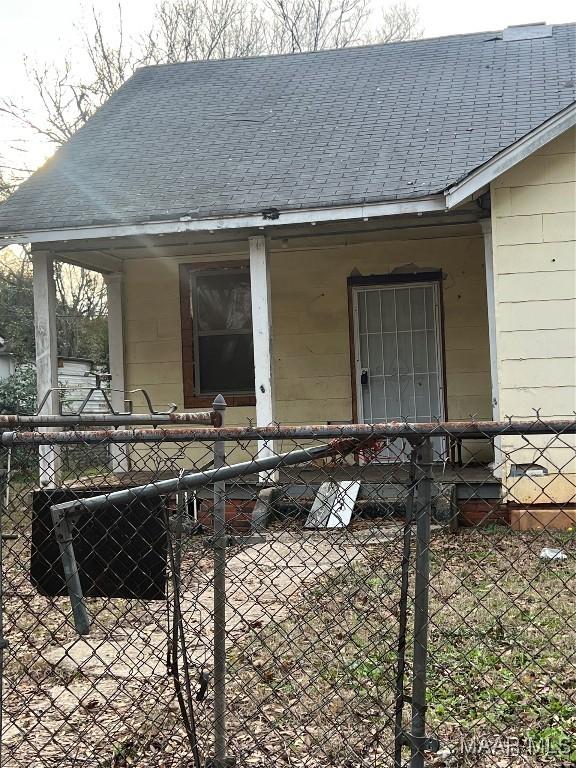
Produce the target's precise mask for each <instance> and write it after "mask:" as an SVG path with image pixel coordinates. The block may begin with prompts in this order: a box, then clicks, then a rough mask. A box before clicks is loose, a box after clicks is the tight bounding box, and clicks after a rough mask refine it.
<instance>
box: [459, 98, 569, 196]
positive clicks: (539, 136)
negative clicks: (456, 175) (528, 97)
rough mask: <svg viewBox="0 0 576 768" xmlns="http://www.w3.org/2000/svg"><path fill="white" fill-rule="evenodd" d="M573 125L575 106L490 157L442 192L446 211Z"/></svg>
mask: <svg viewBox="0 0 576 768" xmlns="http://www.w3.org/2000/svg"><path fill="white" fill-rule="evenodd" d="M575 125H576V102H573V103H572V104H570V105H569V106H568V107H566V108H565V109H563V110H561V111H560V112H557V113H556V114H555V115H553V117H551V118H549V119H548V120H546V121H545V122H544V123H542V124H541V125H539V126H538V127H537V128H535V129H534V130H533V131H530V133H527V134H526V135H525V136H523V137H522V138H521V139H519V140H518V141H516V142H514V144H511V145H510V146H509V147H506V149H504V150H502V152H499V153H498V154H497V155H494V157H493V158H491V159H490V160H488V162H487V163H484V164H483V165H481V166H480V167H479V168H476V169H475V170H474V171H472V172H471V173H469V174H468V175H467V176H465V177H464V178H463V179H462V180H461V181H459V182H458V183H457V184H454V185H453V186H452V187H449V188H448V189H447V190H446V193H445V195H446V207H447V208H448V209H450V208H454V207H455V206H457V205H460V204H461V203H463V202H465V201H467V200H469V199H470V198H472V197H473V196H474V195H477V194H478V193H479V192H481V191H482V190H484V189H485V188H486V187H487V186H488V185H489V184H490V183H491V182H492V181H494V179H496V178H497V177H498V176H501V175H502V174H503V173H505V172H506V171H508V170H510V168H513V167H514V166H515V165H517V164H518V163H519V162H521V161H522V160H525V159H526V158H527V157H529V156H530V155H531V154H533V153H534V152H536V150H538V149H540V147H543V146H544V145H545V144H548V143H549V142H550V141H553V140H554V139H557V138H558V136H560V135H561V134H563V133H564V132H565V131H567V130H569V129H570V128H573V127H574V126H575Z"/></svg>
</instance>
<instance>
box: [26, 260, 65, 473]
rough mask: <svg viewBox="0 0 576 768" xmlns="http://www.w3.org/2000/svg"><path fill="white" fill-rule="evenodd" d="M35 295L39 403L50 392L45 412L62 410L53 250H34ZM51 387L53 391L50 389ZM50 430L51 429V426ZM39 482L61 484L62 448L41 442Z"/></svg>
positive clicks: (44, 406) (42, 409)
mask: <svg viewBox="0 0 576 768" xmlns="http://www.w3.org/2000/svg"><path fill="white" fill-rule="evenodd" d="M32 288H33V295H34V336H35V339H36V391H37V395H38V404H40V403H41V402H42V400H43V399H44V398H45V397H46V394H47V393H48V392H50V394H49V395H48V397H47V398H46V401H45V402H44V404H43V405H42V407H41V409H40V413H41V414H42V415H45V414H48V415H54V414H57V413H58V412H59V393H58V390H57V387H58V337H57V331H56V285H55V282H54V260H53V258H52V256H51V255H50V254H49V253H46V252H44V251H38V252H33V253H32ZM50 390H51V391H50ZM47 431H50V430H47ZM52 431H54V430H52ZM38 455H39V482H40V485H41V486H44V487H52V488H55V487H57V486H58V484H59V476H60V452H59V449H58V448H56V447H53V446H46V445H41V446H39V453H38Z"/></svg>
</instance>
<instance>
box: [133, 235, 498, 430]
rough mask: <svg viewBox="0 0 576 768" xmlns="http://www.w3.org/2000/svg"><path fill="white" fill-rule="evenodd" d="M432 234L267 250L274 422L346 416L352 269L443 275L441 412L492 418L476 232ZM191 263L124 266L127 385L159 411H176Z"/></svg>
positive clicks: (239, 412) (234, 418)
mask: <svg viewBox="0 0 576 768" xmlns="http://www.w3.org/2000/svg"><path fill="white" fill-rule="evenodd" d="M444 231H446V230H444ZM432 235H433V233H431V232H428V233H427V234H426V235H425V236H422V237H419V236H417V235H416V236H415V235H414V233H412V234H411V236H410V237H406V239H402V235H401V234H397V235H396V236H395V237H396V239H391V238H390V235H387V236H386V237H385V238H384V237H383V238H382V239H381V240H378V239H377V238H378V236H377V235H372V242H362V241H361V239H360V238H357V239H356V240H355V239H354V238H351V237H350V236H348V237H347V238H346V240H345V241H344V240H343V239H342V238H340V239H338V238H331V239H330V241H325V242H330V245H329V246H325V247H322V246H321V243H322V240H321V239H319V238H318V239H315V241H314V243H313V244H312V245H309V244H308V241H307V240H305V239H304V240H302V239H300V240H297V239H295V240H293V241H292V240H291V241H288V242H287V243H284V246H285V247H282V248H274V249H273V250H272V256H271V273H272V274H271V277H272V326H273V328H272V331H273V351H274V374H275V386H276V399H277V416H278V418H279V419H280V420H281V421H284V422H293V423H306V422H320V423H322V422H326V421H338V420H347V419H351V418H352V417H353V414H352V390H351V369H350V346H349V323H348V291H347V278H348V276H349V275H350V274H351V272H352V271H353V270H355V274H357V273H360V274H363V275H371V274H387V273H389V272H391V271H392V270H395V269H397V270H404V271H413V270H414V269H420V270H429V269H442V270H443V272H444V282H443V299H444V313H445V346H446V369H447V393H448V415H449V417H450V418H455V419H458V418H467V417H469V415H470V414H476V415H477V416H478V417H479V418H487V417H489V416H490V413H491V410H490V394H489V393H490V374H489V369H490V365H489V359H490V357H489V348H488V330H487V311H486V289H485V276H484V267H483V240H482V237H481V235H480V233H479V232H477V233H475V232H472V233H471V234H470V235H467V236H458V237H447V236H443V237H441V238H434V237H433V236H432ZM246 255H247V254H246ZM237 257H238V256H237ZM211 258H214V259H217V257H216V256H214V255H212V256H211ZM221 258H222V259H229V258H230V254H222V255H221ZM192 260H201V261H202V260H206V257H202V256H196V257H194V259H192V258H187V257H186V256H185V255H179V256H178V258H176V259H166V258H163V259H160V258H158V259H156V258H153V259H137V260H131V261H128V262H126V297H125V302H126V303H125V312H126V321H127V322H126V365H127V372H126V373H127V382H128V386H129V387H132V388H135V387H138V386H143V387H146V388H147V389H149V390H150V391H151V393H152V395H153V397H154V401H155V403H157V404H158V406H159V407H160V406H161V405H163V404H166V403H169V402H175V403H177V405H178V406H179V407H182V402H183V393H182V365H181V351H180V345H181V338H180V316H179V312H180V309H179V297H178V290H179V288H178V263H179V262H180V263H182V262H187V261H192ZM248 416H250V417H251V416H253V409H250V408H237V409H230V412H229V415H228V423H231V424H235V423H242V422H243V421H245V419H246V418H247V417H248Z"/></svg>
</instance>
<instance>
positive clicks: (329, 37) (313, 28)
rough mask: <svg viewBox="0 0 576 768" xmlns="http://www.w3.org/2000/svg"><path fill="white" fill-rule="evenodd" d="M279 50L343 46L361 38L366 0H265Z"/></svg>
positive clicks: (356, 41) (307, 49) (364, 20)
mask: <svg viewBox="0 0 576 768" xmlns="http://www.w3.org/2000/svg"><path fill="white" fill-rule="evenodd" d="M265 2H266V6H267V8H268V9H269V11H270V13H271V15H272V18H273V21H274V27H273V29H274V33H275V34H274V42H275V47H276V49H277V50H278V51H279V52H281V53H286V52H295V51H317V50H320V49H322V48H345V47H347V46H349V45H354V44H355V43H360V42H363V32H364V31H365V27H366V23H367V21H368V19H369V17H370V10H371V9H370V3H369V0H265Z"/></svg>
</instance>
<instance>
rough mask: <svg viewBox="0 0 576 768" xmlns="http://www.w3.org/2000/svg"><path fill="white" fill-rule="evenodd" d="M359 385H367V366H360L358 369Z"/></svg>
mask: <svg viewBox="0 0 576 768" xmlns="http://www.w3.org/2000/svg"><path fill="white" fill-rule="evenodd" d="M360 385H361V386H362V387H367V386H368V368H362V370H361V371H360Z"/></svg>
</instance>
